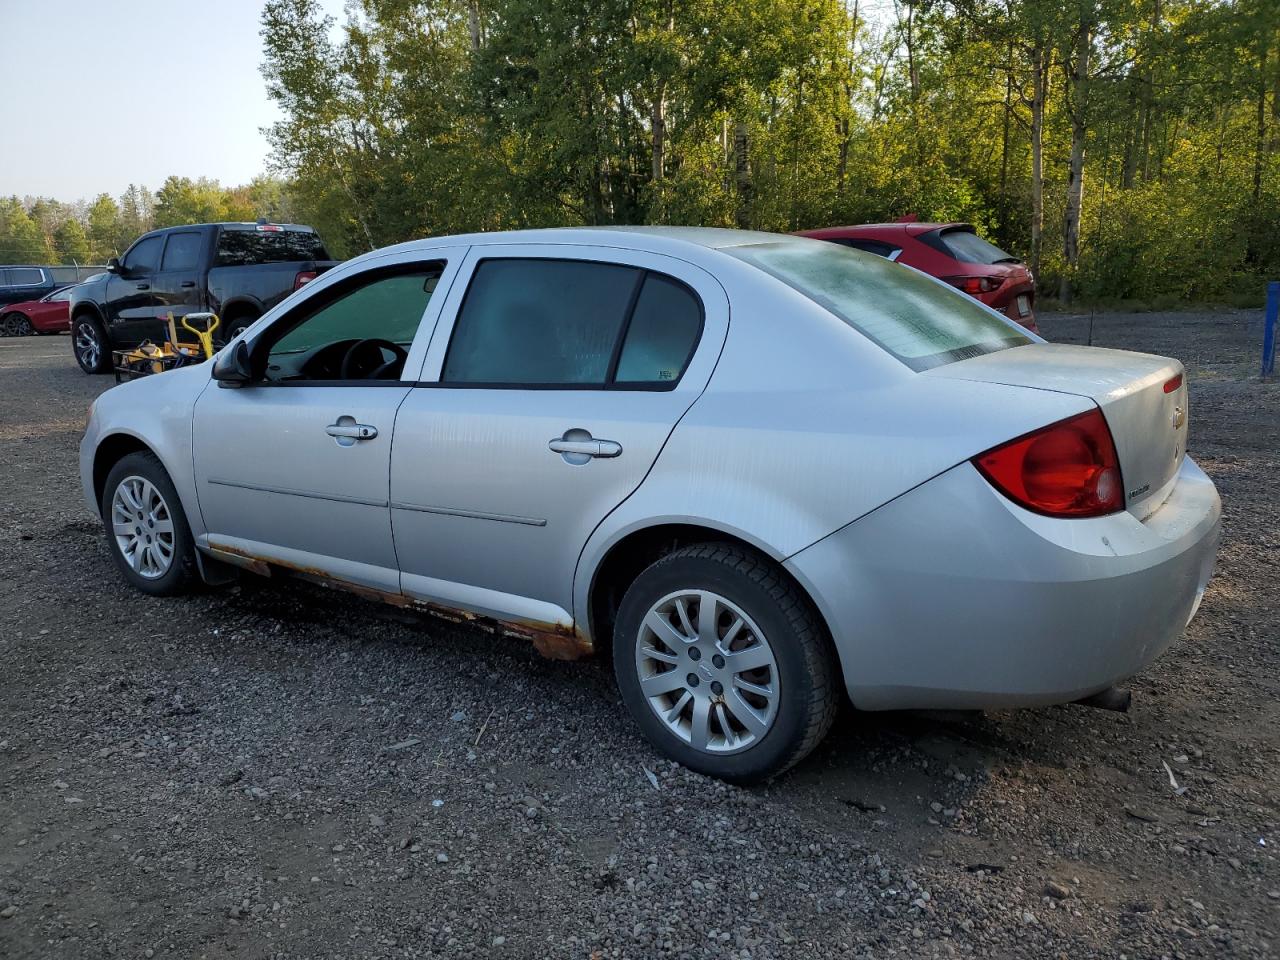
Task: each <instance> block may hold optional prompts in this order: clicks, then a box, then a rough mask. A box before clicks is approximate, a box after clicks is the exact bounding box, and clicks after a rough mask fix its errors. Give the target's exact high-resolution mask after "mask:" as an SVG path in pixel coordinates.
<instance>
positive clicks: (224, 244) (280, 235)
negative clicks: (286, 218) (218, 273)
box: [214, 228, 329, 267]
mask: <svg viewBox="0 0 1280 960" xmlns="http://www.w3.org/2000/svg"><path fill="white" fill-rule="evenodd" d="M328 259H329V254H328V252H327V251H326V250H325V248H324V244H323V243H321V242H320V237H319V236H317V235H316V234H314V233H311V232H310V231H304V230H257V229H254V230H228V229H225V228H224V229H223V230H222V232H221V233H220V234H219V236H218V254H217V257H216V258H215V260H214V266H218V267H244V266H249V265H251V264H255V263H290V262H292V261H295V260H328Z"/></svg>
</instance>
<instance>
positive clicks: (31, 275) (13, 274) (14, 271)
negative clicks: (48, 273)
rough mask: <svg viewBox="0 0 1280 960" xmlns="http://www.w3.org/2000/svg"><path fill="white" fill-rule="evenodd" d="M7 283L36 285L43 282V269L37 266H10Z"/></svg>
mask: <svg viewBox="0 0 1280 960" xmlns="http://www.w3.org/2000/svg"><path fill="white" fill-rule="evenodd" d="M8 274H9V277H8V281H7V282H8V283H9V284H10V285H11V286H15V287H38V286H39V285H40V284H42V283H44V271H42V270H40V269H38V268H37V267H10V268H9V270H8Z"/></svg>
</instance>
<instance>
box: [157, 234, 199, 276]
mask: <svg viewBox="0 0 1280 960" xmlns="http://www.w3.org/2000/svg"><path fill="white" fill-rule="evenodd" d="M203 240H204V237H203V236H202V235H201V234H199V233H171V234H169V242H168V243H166V244H165V246H164V266H163V267H162V269H164V270H194V269H196V267H197V266H198V265H199V263H200V244H201V242H202V241H203Z"/></svg>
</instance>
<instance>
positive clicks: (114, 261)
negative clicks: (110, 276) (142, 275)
mask: <svg viewBox="0 0 1280 960" xmlns="http://www.w3.org/2000/svg"><path fill="white" fill-rule="evenodd" d="M120 272H121V271H120V258H119V257H112V258H111V259H110V260H108V261H107V273H120Z"/></svg>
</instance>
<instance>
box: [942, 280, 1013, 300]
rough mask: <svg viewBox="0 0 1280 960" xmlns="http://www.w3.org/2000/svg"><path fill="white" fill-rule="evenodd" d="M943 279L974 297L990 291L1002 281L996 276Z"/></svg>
mask: <svg viewBox="0 0 1280 960" xmlns="http://www.w3.org/2000/svg"><path fill="white" fill-rule="evenodd" d="M943 279H944V280H946V282H947V283H949V284H951V285H952V286H953V287H959V288H960V289H961V290H963V291H964V292H965V293H967V294H970V295H972V296H975V297H976V296H977V295H978V294H980V293H990V292H991V291H992V290H995V289H996V288H997V287H999V286H1000V284H1001V283H1003V282H1004V281H1002V280H1000V279H999V278H998V277H944V278H943Z"/></svg>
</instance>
